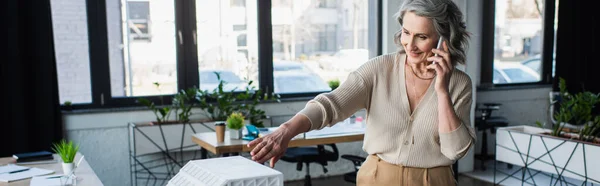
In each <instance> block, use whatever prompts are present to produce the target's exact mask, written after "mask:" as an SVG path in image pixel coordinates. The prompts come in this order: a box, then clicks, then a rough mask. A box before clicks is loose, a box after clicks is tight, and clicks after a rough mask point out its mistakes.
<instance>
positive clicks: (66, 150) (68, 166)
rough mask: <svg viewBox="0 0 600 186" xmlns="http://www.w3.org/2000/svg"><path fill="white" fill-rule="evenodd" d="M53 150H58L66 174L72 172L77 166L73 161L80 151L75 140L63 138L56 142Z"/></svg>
mask: <svg viewBox="0 0 600 186" xmlns="http://www.w3.org/2000/svg"><path fill="white" fill-rule="evenodd" d="M52 150H54V152H56V153H57V154H58V156H60V158H61V159H62V160H63V163H62V168H63V173H64V174H65V175H69V174H71V172H72V171H73V168H75V164H74V163H73V161H74V160H75V155H76V154H77V152H78V151H79V145H75V144H74V143H73V141H69V142H67V141H66V140H64V139H63V140H61V141H60V142H58V143H55V144H54V146H53V147H52Z"/></svg>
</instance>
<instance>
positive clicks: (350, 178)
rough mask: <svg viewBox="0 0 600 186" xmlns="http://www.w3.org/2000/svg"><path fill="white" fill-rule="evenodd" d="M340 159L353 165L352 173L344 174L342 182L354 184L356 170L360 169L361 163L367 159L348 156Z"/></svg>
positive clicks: (345, 155)
mask: <svg viewBox="0 0 600 186" xmlns="http://www.w3.org/2000/svg"><path fill="white" fill-rule="evenodd" d="M342 158H344V159H347V160H350V161H351V162H352V163H353V164H354V171H353V172H349V173H346V174H344V180H345V181H347V182H350V183H356V174H357V173H358V169H360V166H361V165H362V163H363V162H365V160H367V159H366V158H363V157H360V156H355V155H349V154H344V155H342Z"/></svg>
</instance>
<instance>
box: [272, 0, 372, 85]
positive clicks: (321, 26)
mask: <svg viewBox="0 0 600 186" xmlns="http://www.w3.org/2000/svg"><path fill="white" fill-rule="evenodd" d="M368 7H369V1H367V0H343V1H336V0H311V1H293V0H277V1H274V2H273V7H272V25H273V78H274V80H273V82H274V86H275V87H274V90H275V93H301V92H323V91H330V90H331V88H330V87H329V85H328V81H333V80H339V81H340V82H343V81H344V80H345V79H346V78H347V76H348V74H349V73H350V72H352V71H354V70H356V69H357V68H358V67H360V65H362V64H364V63H365V62H367V61H368V60H369V58H370V57H371V56H369V50H374V49H370V48H369V45H368V44H369V40H368V35H369V32H372V30H369V27H368V26H369V22H368V21H369V19H368V17H369V9H368ZM371 14H375V13H373V12H371ZM372 34H374V33H372Z"/></svg>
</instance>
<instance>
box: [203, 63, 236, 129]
mask: <svg viewBox="0 0 600 186" xmlns="http://www.w3.org/2000/svg"><path fill="white" fill-rule="evenodd" d="M215 75H217V80H218V81H219V85H218V86H217V88H215V89H213V90H211V91H208V90H198V92H197V95H196V100H198V106H199V107H200V108H201V109H202V110H204V111H205V113H204V115H205V116H206V117H208V118H210V119H211V120H213V121H225V120H227V117H228V116H229V115H230V114H231V113H233V111H235V108H236V107H235V105H233V103H234V102H235V101H236V100H237V99H236V96H235V94H234V92H235V89H234V90H231V91H224V90H223V87H224V86H225V85H227V82H226V81H224V80H222V79H221V74H220V73H218V72H215Z"/></svg>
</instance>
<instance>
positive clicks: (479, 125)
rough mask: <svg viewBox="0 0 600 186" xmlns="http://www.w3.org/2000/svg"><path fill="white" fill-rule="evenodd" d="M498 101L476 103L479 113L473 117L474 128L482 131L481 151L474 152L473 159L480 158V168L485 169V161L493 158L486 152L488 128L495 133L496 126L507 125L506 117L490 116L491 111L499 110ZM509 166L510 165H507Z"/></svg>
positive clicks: (492, 155)
mask: <svg viewBox="0 0 600 186" xmlns="http://www.w3.org/2000/svg"><path fill="white" fill-rule="evenodd" d="M501 105H502V104H500V103H483V104H480V105H477V107H476V110H477V111H478V112H480V113H481V115H480V116H478V117H476V118H475V128H476V129H477V131H482V132H483V134H482V135H481V138H482V139H481V152H480V153H479V154H475V159H477V160H480V162H481V169H482V170H485V162H486V161H488V160H493V159H494V154H488V153H487V152H488V147H487V133H488V130H489V131H490V132H491V133H492V134H495V133H496V128H498V127H506V126H508V119H506V118H505V117H502V116H492V111H494V110H499V109H500V106H501ZM508 167H509V168H511V167H512V165H508Z"/></svg>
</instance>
